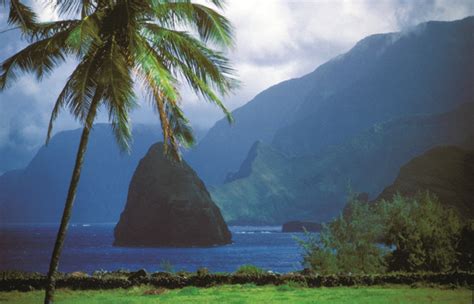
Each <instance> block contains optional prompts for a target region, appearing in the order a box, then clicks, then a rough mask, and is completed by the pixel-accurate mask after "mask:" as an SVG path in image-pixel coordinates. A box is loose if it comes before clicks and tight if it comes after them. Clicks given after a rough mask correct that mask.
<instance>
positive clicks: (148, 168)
mask: <svg viewBox="0 0 474 304" xmlns="http://www.w3.org/2000/svg"><path fill="white" fill-rule="evenodd" d="M230 242H231V234H230V232H229V230H228V228H227V225H226V223H225V222H224V219H223V217H222V215H221V212H220V210H219V208H218V207H217V206H216V205H215V204H214V202H213V201H212V199H211V197H210V195H209V193H208V191H207V190H206V187H205V186H204V183H203V182H202V181H201V180H200V179H199V177H198V176H197V175H196V173H195V172H194V171H193V169H191V167H189V166H188V165H187V164H186V162H184V161H183V162H182V163H178V162H176V161H173V160H171V159H169V158H168V157H166V156H165V155H164V154H163V144H162V143H158V144H154V145H153V146H152V147H151V148H150V149H149V151H148V153H147V154H146V156H145V157H144V158H143V159H142V160H141V161H140V163H139V165H138V167H137V169H136V170H135V173H134V175H133V177H132V181H131V183H130V187H129V190H128V198H127V204H126V206H125V210H124V211H123V212H122V215H121V216H120V221H119V222H118V224H117V226H116V227H115V242H114V245H115V246H132V247H136V246H145V247H164V246H170V247H188V246H189V247H191V246H213V245H223V244H228V243H230Z"/></svg>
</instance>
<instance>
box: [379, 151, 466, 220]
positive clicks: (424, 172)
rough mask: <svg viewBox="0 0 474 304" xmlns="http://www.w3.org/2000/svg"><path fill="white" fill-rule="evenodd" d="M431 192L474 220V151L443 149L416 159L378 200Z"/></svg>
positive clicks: (402, 168) (402, 170)
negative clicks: (396, 195) (398, 195)
mask: <svg viewBox="0 0 474 304" xmlns="http://www.w3.org/2000/svg"><path fill="white" fill-rule="evenodd" d="M473 144H474V143H473ZM472 148H474V145H473V146H472ZM427 190H428V191H430V192H431V193H434V194H436V195H437V196H438V198H439V199H440V202H441V203H442V204H444V205H447V206H450V207H453V208H454V209H455V210H457V211H458V213H459V215H461V216H462V217H463V218H466V219H473V218H474V150H466V149H461V148H459V147H455V146H441V147H436V148H433V149H431V150H429V151H427V152H425V153H423V154H422V155H420V156H418V157H415V158H414V159H412V160H410V161H409V162H408V163H407V164H405V165H403V167H401V169H400V173H399V174H398V176H397V178H396V179H395V181H394V182H393V184H391V185H390V186H388V187H387V188H385V189H384V190H383V192H382V193H381V194H380V195H379V196H378V197H377V199H376V201H378V200H381V199H391V198H392V197H393V196H394V195H395V194H396V193H400V194H402V195H406V196H412V195H415V194H416V193H417V192H418V191H427Z"/></svg>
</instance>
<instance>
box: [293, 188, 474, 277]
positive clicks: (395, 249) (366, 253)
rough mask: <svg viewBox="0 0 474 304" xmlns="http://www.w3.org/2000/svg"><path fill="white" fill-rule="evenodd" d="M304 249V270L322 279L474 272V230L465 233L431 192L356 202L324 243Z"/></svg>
mask: <svg viewBox="0 0 474 304" xmlns="http://www.w3.org/2000/svg"><path fill="white" fill-rule="evenodd" d="M299 243H300V245H301V247H302V248H303V264H304V266H305V267H309V268H310V269H312V270H313V271H315V272H317V273H321V274H331V273H381V272H384V271H385V270H387V269H388V270H389V271H405V272H417V271H431V272H445V271H451V270H454V269H456V268H458V269H461V270H468V271H469V270H472V267H473V255H472V248H473V246H474V244H473V243H474V224H472V223H471V224H469V225H466V226H465V227H464V228H463V230H462V233H461V232H460V220H459V217H458V216H457V214H456V213H455V212H454V211H453V210H451V209H447V208H444V207H443V206H442V205H441V203H440V202H439V200H438V199H437V197H436V196H434V195H432V194H430V193H428V192H426V193H419V194H417V195H415V196H414V197H412V198H406V197H402V196H400V195H395V196H394V197H393V199H392V200H391V201H381V202H379V203H377V204H368V203H365V202H361V201H359V200H357V199H354V198H353V199H352V200H351V201H350V202H349V203H348V204H347V206H346V208H345V209H344V212H343V213H342V214H341V215H340V216H339V217H338V218H336V219H335V220H333V221H332V222H330V223H329V224H328V225H326V226H324V227H323V230H322V231H321V233H320V236H319V238H318V237H317V236H316V235H309V236H308V237H307V239H306V240H299ZM377 243H384V244H385V245H386V246H385V247H383V246H381V244H377ZM388 248H390V249H392V251H390V250H388Z"/></svg>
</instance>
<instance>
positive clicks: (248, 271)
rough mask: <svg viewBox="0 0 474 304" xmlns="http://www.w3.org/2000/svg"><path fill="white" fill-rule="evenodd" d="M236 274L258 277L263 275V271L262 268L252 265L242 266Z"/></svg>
mask: <svg viewBox="0 0 474 304" xmlns="http://www.w3.org/2000/svg"><path fill="white" fill-rule="evenodd" d="M235 273H236V274H245V275H260V274H264V273H265V271H264V270H263V269H262V268H259V267H257V266H254V265H242V266H240V267H239V269H237V271H236V272H235Z"/></svg>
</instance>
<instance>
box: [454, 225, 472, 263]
mask: <svg viewBox="0 0 474 304" xmlns="http://www.w3.org/2000/svg"><path fill="white" fill-rule="evenodd" d="M473 248H474V220H470V221H468V222H467V223H466V224H465V225H464V226H463V227H462V229H461V233H460V237H459V243H458V246H457V252H458V255H459V256H458V268H459V269H461V270H464V271H471V272H473V271H474V249H473Z"/></svg>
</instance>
